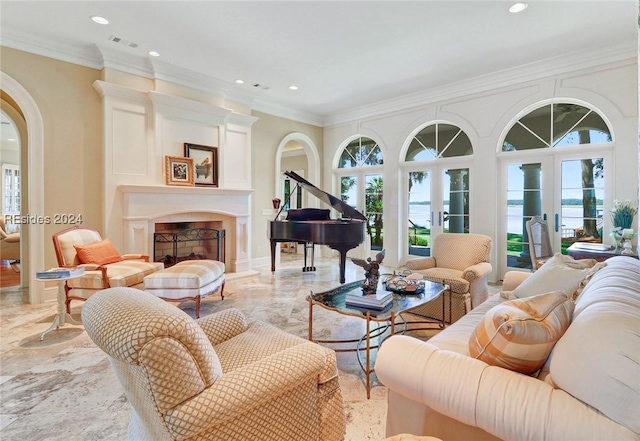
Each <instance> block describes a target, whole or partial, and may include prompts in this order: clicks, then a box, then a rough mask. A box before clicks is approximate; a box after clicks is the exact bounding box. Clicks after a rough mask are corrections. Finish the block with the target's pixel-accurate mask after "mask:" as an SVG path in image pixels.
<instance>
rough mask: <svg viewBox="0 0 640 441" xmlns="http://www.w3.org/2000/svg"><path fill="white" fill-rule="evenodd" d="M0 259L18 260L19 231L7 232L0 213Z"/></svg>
mask: <svg viewBox="0 0 640 441" xmlns="http://www.w3.org/2000/svg"><path fill="white" fill-rule="evenodd" d="M0 260H20V233H7V227H6V225H5V222H4V216H1V215H0Z"/></svg>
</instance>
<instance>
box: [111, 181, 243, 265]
mask: <svg viewBox="0 0 640 441" xmlns="http://www.w3.org/2000/svg"><path fill="white" fill-rule="evenodd" d="M118 190H119V191H120V192H121V193H122V194H123V203H124V206H123V214H124V216H123V227H124V230H123V240H124V249H125V250H127V252H130V253H143V254H148V255H150V256H151V255H153V233H154V232H155V224H156V223H165V222H202V221H216V222H222V226H223V229H224V230H225V234H226V244H225V255H226V265H227V272H228V273H234V272H243V271H248V270H249V269H250V257H251V256H250V253H249V244H250V243H251V242H250V237H249V235H250V234H251V233H250V232H251V229H250V212H251V205H250V197H251V190H236V189H223V188H206V187H178V186H176V187H172V186H166V185H119V186H118Z"/></svg>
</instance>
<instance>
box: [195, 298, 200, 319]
mask: <svg viewBox="0 0 640 441" xmlns="http://www.w3.org/2000/svg"><path fill="white" fill-rule="evenodd" d="M196 318H197V319H199V318H200V296H196Z"/></svg>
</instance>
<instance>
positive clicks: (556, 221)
mask: <svg viewBox="0 0 640 441" xmlns="http://www.w3.org/2000/svg"><path fill="white" fill-rule="evenodd" d="M553 223H554V224H555V225H554V226H553V229H554V230H555V232H556V233H557V232H558V231H559V227H560V216H559V215H558V213H556V214H555V216H554V222H553Z"/></svg>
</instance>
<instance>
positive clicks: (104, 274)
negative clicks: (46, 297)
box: [53, 226, 164, 313]
mask: <svg viewBox="0 0 640 441" xmlns="http://www.w3.org/2000/svg"><path fill="white" fill-rule="evenodd" d="M91 245H93V247H91V248H92V250H93V251H95V250H100V249H108V250H109V251H111V253H110V258H109V259H106V260H105V259H103V261H102V262H101V261H100V258H98V259H97V260H95V259H89V260H93V261H89V262H86V261H83V257H84V258H86V255H85V254H88V253H84V252H83V251H84V250H85V249H89V247H87V246H91ZM53 247H54V249H55V251H56V258H57V259H58V266H61V267H75V266H82V267H84V268H85V273H84V274H83V275H82V276H80V277H77V278H73V279H69V280H67V282H66V284H65V294H66V300H65V304H66V308H67V312H69V313H70V312H71V301H72V300H82V301H84V300H87V299H88V298H89V297H90V296H91V295H93V294H95V293H97V292H98V291H100V290H103V289H106V288H111V287H134V288H140V289H142V288H143V286H144V277H145V276H147V275H149V274H152V273H154V272H156V271H158V270H161V269H163V268H164V264H163V263H161V262H149V256H147V255H144V254H124V255H122V256H120V255H119V254H118V253H117V251H116V250H115V248H113V246H112V245H111V242H109V240H108V239H106V240H103V239H102V236H101V235H100V232H99V231H98V230H96V229H93V228H87V227H82V226H75V227H72V228H68V229H66V230H63V231H60V232H58V233H56V234H54V235H53ZM79 251H80V254H82V255H81V256H79ZM97 254H99V253H98V252H97V251H96V252H94V253H93V255H97Z"/></svg>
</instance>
